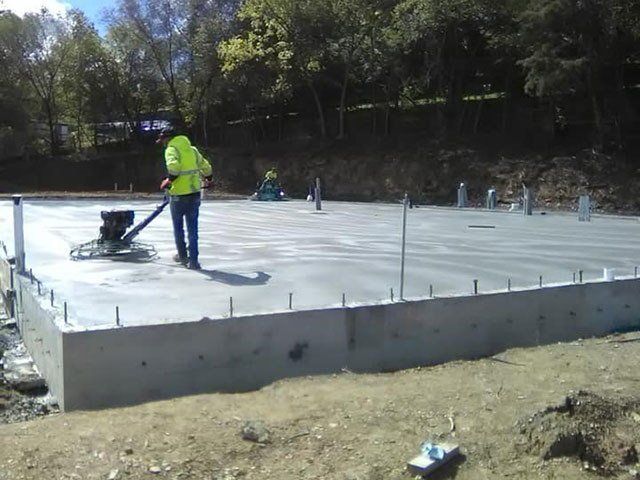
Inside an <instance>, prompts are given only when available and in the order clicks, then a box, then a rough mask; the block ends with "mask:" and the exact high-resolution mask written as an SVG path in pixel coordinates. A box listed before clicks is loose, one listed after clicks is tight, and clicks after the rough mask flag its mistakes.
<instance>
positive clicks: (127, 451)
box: [124, 447, 133, 455]
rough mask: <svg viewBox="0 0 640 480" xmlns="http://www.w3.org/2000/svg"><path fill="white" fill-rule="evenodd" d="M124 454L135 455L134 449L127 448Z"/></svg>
mask: <svg viewBox="0 0 640 480" xmlns="http://www.w3.org/2000/svg"><path fill="white" fill-rule="evenodd" d="M124 453H125V454H126V455H133V448H131V447H127V448H125V449H124Z"/></svg>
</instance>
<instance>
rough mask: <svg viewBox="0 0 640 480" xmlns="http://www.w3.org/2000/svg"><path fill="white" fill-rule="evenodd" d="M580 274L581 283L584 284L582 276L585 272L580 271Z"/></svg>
mask: <svg viewBox="0 0 640 480" xmlns="http://www.w3.org/2000/svg"><path fill="white" fill-rule="evenodd" d="M578 273H579V275H580V283H582V274H583V273H584V272H583V271H582V270H580V271H579V272H578Z"/></svg>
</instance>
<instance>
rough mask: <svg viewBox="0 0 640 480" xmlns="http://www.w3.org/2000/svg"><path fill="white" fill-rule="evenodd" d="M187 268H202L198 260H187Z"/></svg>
mask: <svg viewBox="0 0 640 480" xmlns="http://www.w3.org/2000/svg"><path fill="white" fill-rule="evenodd" d="M187 268H188V269H189V270H202V266H200V264H199V263H198V262H189V265H188V266H187Z"/></svg>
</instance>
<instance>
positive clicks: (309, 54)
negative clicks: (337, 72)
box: [219, 0, 331, 138]
mask: <svg viewBox="0 0 640 480" xmlns="http://www.w3.org/2000/svg"><path fill="white" fill-rule="evenodd" d="M238 18H239V20H240V21H241V22H243V24H244V26H245V30H244V31H243V33H241V34H240V35H238V36H236V37H234V38H232V39H230V40H228V41H226V42H223V43H222V44H221V46H220V49H219V51H220V55H221V58H222V61H223V71H224V72H225V73H226V74H227V75H229V74H231V73H233V72H235V71H237V70H238V69H239V68H242V67H243V66H246V65H247V64H254V65H257V64H259V63H262V64H263V65H264V66H266V67H267V68H268V69H269V70H270V71H271V72H272V74H273V82H272V83H271V85H269V86H268V87H267V88H266V89H265V90H271V91H273V92H275V93H276V96H282V95H285V94H286V93H287V92H291V91H293V89H294V88H295V86H297V85H304V86H305V87H306V88H308V89H309V91H310V92H311V95H312V97H313V101H314V104H315V106H316V111H317V115H318V125H319V131H320V135H321V136H322V137H323V138H324V137H326V135H327V128H326V121H325V116H324V106H323V103H322V100H321V98H320V95H319V91H318V83H319V82H320V80H321V76H320V74H321V72H322V70H323V69H324V68H325V66H326V63H327V48H328V45H327V39H326V32H327V31H328V29H329V26H328V25H330V23H331V20H330V17H329V10H328V9H327V8H326V6H325V4H324V2H316V1H314V0H247V1H246V2H245V3H244V4H243V6H242V8H241V9H240V11H239V13H238Z"/></svg>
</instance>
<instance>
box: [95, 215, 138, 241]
mask: <svg viewBox="0 0 640 480" xmlns="http://www.w3.org/2000/svg"><path fill="white" fill-rule="evenodd" d="M100 217H101V218H102V226H101V227H100V238H98V242H100V243H102V242H105V241H117V240H121V239H122V237H123V236H124V234H125V232H126V231H127V228H129V227H130V226H131V225H133V218H134V213H133V210H112V211H110V212H106V211H104V212H100Z"/></svg>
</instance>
